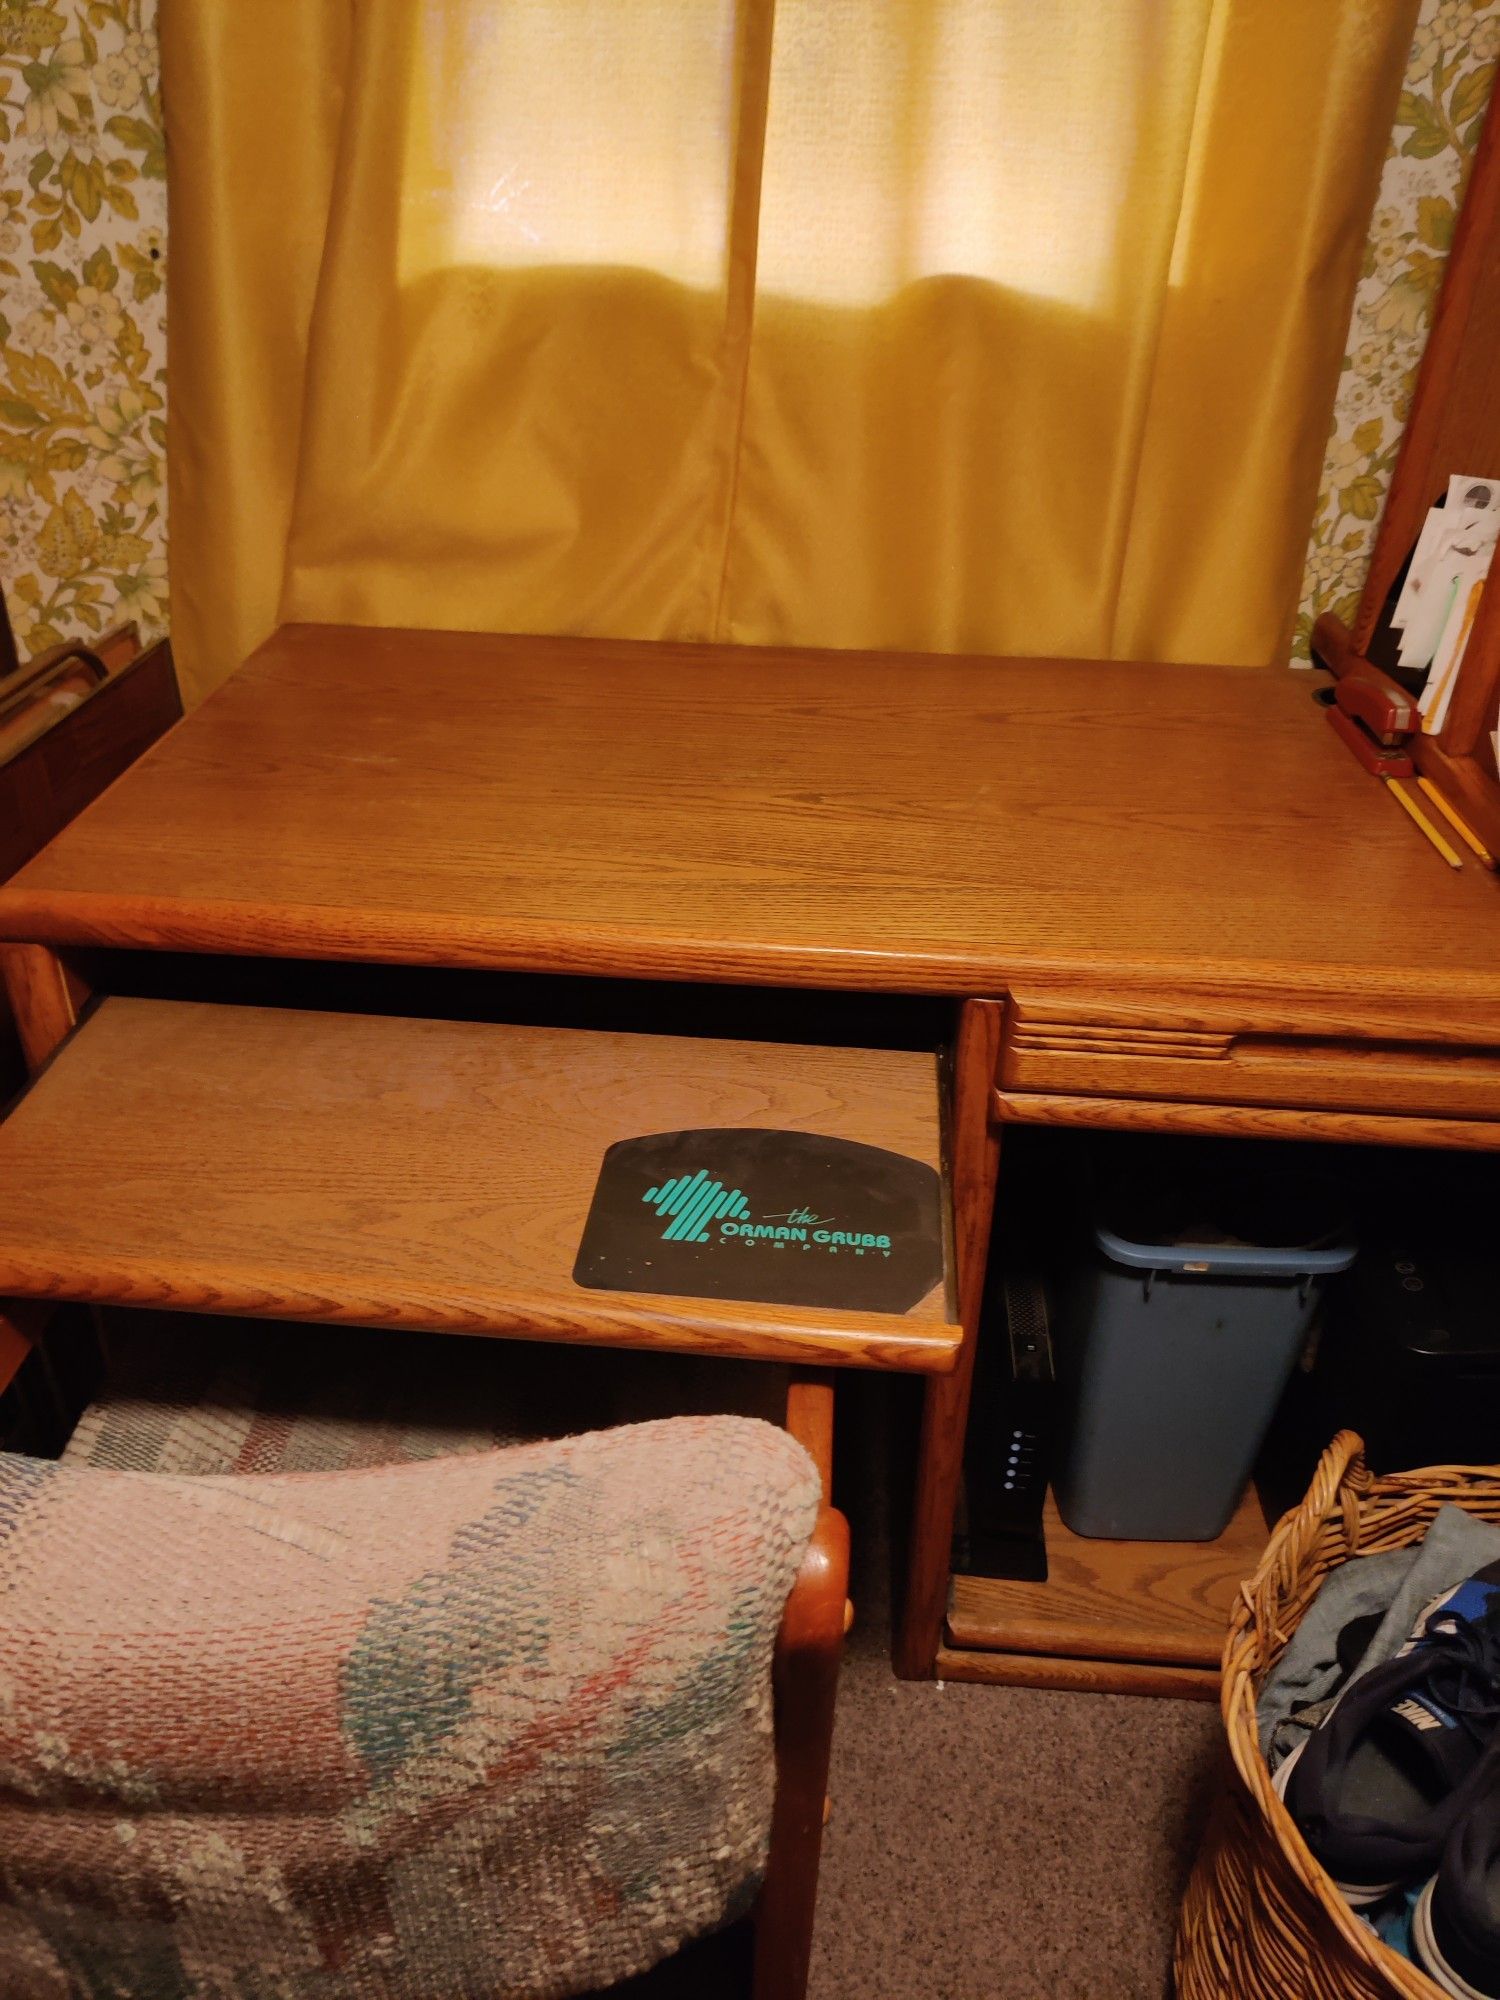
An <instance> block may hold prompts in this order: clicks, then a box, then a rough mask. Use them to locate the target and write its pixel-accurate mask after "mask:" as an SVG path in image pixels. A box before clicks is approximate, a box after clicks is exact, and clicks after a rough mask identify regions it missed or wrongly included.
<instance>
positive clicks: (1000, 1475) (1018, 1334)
mask: <svg viewBox="0 0 1500 2000" xmlns="http://www.w3.org/2000/svg"><path fill="white" fill-rule="evenodd" d="M1056 1402H1057V1384H1056V1377H1055V1374H1054V1370H1053V1363H1052V1334H1051V1325H1050V1320H1049V1314H1048V1302H1047V1291H1046V1287H1045V1285H1044V1284H1043V1282H1042V1279H1041V1277H1040V1276H1039V1275H1038V1274H1037V1273H1036V1272H1033V1271H1023V1270H1018V1269H1015V1268H1007V1267H1006V1266H1005V1265H1004V1264H1003V1263H1002V1262H1000V1261H999V1260H996V1261H995V1262H993V1263H992V1264H991V1267H990V1273H989V1278H988V1280H987V1282H986V1286H985V1297H984V1305H983V1309H982V1312H981V1316H980V1330H979V1349H978V1354H977V1356H976V1362H975V1384H974V1398H973V1404H972V1407H971V1411H970V1418H969V1434H968V1440H967V1443H966V1446H965V1452H964V1506H963V1510H962V1514H961V1518H960V1522H959V1526H958V1531H957V1533H956V1535H955V1538H954V1551H953V1555H954V1567H955V1568H956V1569H958V1570H959V1571H961V1572H962V1573H963V1574H964V1575H966V1576H993V1577H1011V1578H1016V1579H1020V1580H1024V1581H1028V1582H1035V1583H1044V1582H1045V1581H1046V1578H1047V1543H1046V1538H1045V1536H1044V1534H1043V1529H1042V1511H1043V1507H1044V1504H1045V1502H1046V1498H1047V1482H1048V1479H1049V1478H1050V1476H1051V1469H1052V1451H1053V1440H1054V1437H1055V1435H1056V1428H1057V1412H1056Z"/></svg>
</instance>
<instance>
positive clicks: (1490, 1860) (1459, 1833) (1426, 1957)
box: [1411, 1753, 1500, 2000]
mask: <svg viewBox="0 0 1500 2000" xmlns="http://www.w3.org/2000/svg"><path fill="white" fill-rule="evenodd" d="M1486 1770H1487V1773H1488V1779H1487V1782H1486V1784H1485V1785H1484V1787H1483V1788H1482V1790H1481V1791H1480V1792H1479V1793H1478V1794H1477V1796H1476V1797H1475V1798H1474V1799H1473V1800H1471V1802H1470V1805H1469V1809H1468V1811H1467V1812H1466V1813H1465V1814H1464V1816H1463V1818H1462V1819H1461V1820H1460V1821H1459V1822H1458V1824H1457V1825H1456V1826H1455V1827H1454V1829H1453V1831H1452V1833H1450V1834H1449V1836H1448V1839H1447V1843H1446V1845H1445V1846H1444V1848H1443V1858H1442V1860H1441V1861H1440V1862H1439V1863H1438V1871H1437V1874H1436V1875H1435V1876H1434V1877H1433V1879H1432V1880H1431V1881H1430V1882H1429V1883H1428V1884H1427V1886H1426V1888H1425V1889H1423V1891H1422V1893H1421V1895H1420V1896H1419V1897H1418V1899H1417V1907H1416V1909H1415V1910H1414V1911H1413V1912H1412V1920H1411V1942H1412V1950H1413V1951H1414V1952H1415V1954H1416V1958H1417V1963H1418V1964H1419V1965H1420V1966H1421V1967H1422V1970H1423V1971H1424V1972H1425V1973H1426V1974H1427V1976H1428V1977H1429V1978H1430V1979H1431V1980H1432V1981H1433V1982H1434V1984H1435V1985H1438V1986H1441V1987H1442V1989H1443V1991H1444V1992H1445V1993H1452V1994H1455V1995H1456V1996H1457V1997H1458V2000H1500V1753H1497V1754H1496V1755H1495V1756H1492V1757H1491V1758H1489V1759H1488V1761H1487V1765H1486Z"/></svg>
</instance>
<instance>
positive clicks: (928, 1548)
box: [895, 1000, 1004, 1680]
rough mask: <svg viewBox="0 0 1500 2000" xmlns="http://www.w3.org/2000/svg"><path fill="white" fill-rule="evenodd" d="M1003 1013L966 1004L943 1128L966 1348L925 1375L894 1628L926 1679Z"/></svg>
mask: <svg viewBox="0 0 1500 2000" xmlns="http://www.w3.org/2000/svg"><path fill="white" fill-rule="evenodd" d="M1003 1015H1004V1009H1003V1007H1002V1005H1001V1003H1000V1002H999V1001H998V1000H966V1001H965V1002H964V1004H963V1009H962V1012H961V1013H960V1015H959V1024H958V1041H957V1045H956V1048H955V1051H954V1062H953V1099H952V1116H951V1120H950V1125H949V1131H950V1135H951V1136H950V1140H949V1145H950V1149H951V1158H950V1168H949V1171H950V1178H951V1182H952V1187H953V1256H954V1262H955V1264H956V1266H957V1273H958V1317H959V1323H960V1325H961V1326H962V1327H963V1331H964V1338H963V1345H962V1347H961V1348H960V1349H959V1352H958V1365H957V1366H956V1367H955V1369H954V1371H953V1373H952V1374H951V1375H936V1376H933V1377H932V1378H930V1379H929V1381H928V1383H927V1390H926V1400H925V1401H924V1403H923V1406H922V1442H921V1447H920V1450H919V1453H918V1458H917V1483H916V1491H915V1494H914V1496H913V1502H912V1522H911V1543H910V1547H909V1549H908V1552H907V1567H906V1601H905V1604H904V1606H903V1608H902V1615H901V1623H900V1627H899V1629H898V1630H897V1633H896V1648H895V1652H896V1671H897V1673H898V1674H900V1675H901V1677H902V1679H903V1680H927V1679H928V1678H930V1676H931V1674H932V1672H933V1668H934V1665H935V1663H936V1660H937V1652H938V1647H939V1645H940V1644H941V1643H942V1636H943V1620H944V1618H945V1617H946V1616H947V1613H948V1574H949V1564H950V1554H951V1549H952V1542H953V1516H954V1512H955V1510H956V1508H957V1505H958V1482H959V1479H960V1477H961V1475H962V1472H963V1462H964V1433H965V1431H966V1429H967V1428H968V1422H969V1394H970V1391H971V1389H972V1388H973V1383H974V1348H975V1341H976V1338H977V1334H978V1328H979V1304H980V1300H981V1299H982V1297H983V1296H984V1266H985V1260H986V1258H987V1257H988V1255H989V1246H990V1225H991V1223H992V1222H993V1220H994V1214H995V1179H996V1176H997V1174H998V1173H999V1170H1000V1127H999V1125H998V1124H997V1123H996V1121H995V1119H994V1117H993V1114H992V1103H993V1097H994V1089H995V1075H996V1069H997V1065H998V1062H999V1056H1000V1027H1001V1021H1002V1018H1003Z"/></svg>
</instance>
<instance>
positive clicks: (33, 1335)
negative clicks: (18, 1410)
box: [0, 1299, 47, 1393]
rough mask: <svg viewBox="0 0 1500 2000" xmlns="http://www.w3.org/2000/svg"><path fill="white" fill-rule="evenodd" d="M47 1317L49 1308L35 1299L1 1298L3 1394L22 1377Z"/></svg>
mask: <svg viewBox="0 0 1500 2000" xmlns="http://www.w3.org/2000/svg"><path fill="white" fill-rule="evenodd" d="M46 1316H47V1310H46V1308H45V1307H44V1306H41V1305H39V1304H38V1303H37V1301H36V1300H34V1299H10V1300H5V1299H0V1393H3V1392H4V1391H5V1390H6V1389H8V1388H9V1387H10V1385H11V1383H12V1382H14V1381H15V1379H16V1377H17V1375H19V1374H20V1372H21V1364H22V1362H23V1361H24V1360H25V1359H26V1357H27V1355H28V1354H30V1352H31V1350H32V1348H33V1346H34V1345H35V1344H36V1341H37V1339H38V1337H39V1336H40V1333H41V1329H42V1323H43V1321H44V1320H45V1319H46Z"/></svg>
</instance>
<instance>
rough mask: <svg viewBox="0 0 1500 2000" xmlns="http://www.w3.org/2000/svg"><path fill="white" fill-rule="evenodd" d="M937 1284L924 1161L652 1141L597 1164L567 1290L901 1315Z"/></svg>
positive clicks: (837, 1150) (788, 1139)
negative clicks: (660, 1294) (574, 1285)
mask: <svg viewBox="0 0 1500 2000" xmlns="http://www.w3.org/2000/svg"><path fill="white" fill-rule="evenodd" d="M942 1275H943V1220H942V1193H941V1187H940V1183H939V1180H938V1176H937V1175H936V1173H934V1171H933V1169H932V1168H931V1167H929V1166H927V1165H926V1164H925V1162H923V1161H921V1160H909V1159H907V1158H906V1157H905V1156H904V1155H903V1154H901V1153H889V1152H886V1151H885V1150H884V1148H883V1147H880V1146H861V1145H859V1144H857V1143H856V1142H855V1141H854V1140H852V1139H827V1138H823V1137H821V1136H820V1135H819V1134H818V1133H816V1132H763V1131H739V1130H728V1131H712V1130H703V1131H695V1132H653V1133H649V1134H647V1135H646V1136H644V1137H642V1138H639V1139H622V1140H620V1142H619V1143H618V1144H617V1145H614V1146H611V1147H610V1149H609V1151H608V1152H607V1153H606V1154H605V1155H604V1164H603V1166H602V1167H601V1168H600V1170H599V1179H598V1182H597V1184H596V1185H595V1188H594V1199H593V1202H592V1204H591V1206H590V1208H589V1219H588V1222H587V1223H586V1224H585V1226H584V1231H583V1241H582V1243H581V1244H580V1245H579V1249H578V1259H577V1262H576V1263H575V1264H574V1266H573V1277H574V1280H575V1281H576V1282H577V1283H578V1284H580V1285H587V1286H589V1287H590V1288H591V1289H593V1290H596V1291H615V1292H665V1293H668V1294H670V1295H671V1296H673V1297H685V1298H700V1299H753V1300H759V1301H761V1302H762V1303H763V1304H766V1305H787V1306H832V1307H836V1308H842V1309H844V1310H847V1311H851V1312H888V1313H904V1312H910V1311H911V1309H912V1307H913V1306H914V1305H916V1304H917V1303H918V1301H919V1300H921V1299H923V1298H925V1297H926V1296H927V1294H928V1292H930V1291H931V1290H932V1288H933V1286H934V1285H935V1284H937V1283H938V1281H939V1280H940V1279H941V1277H942Z"/></svg>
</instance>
